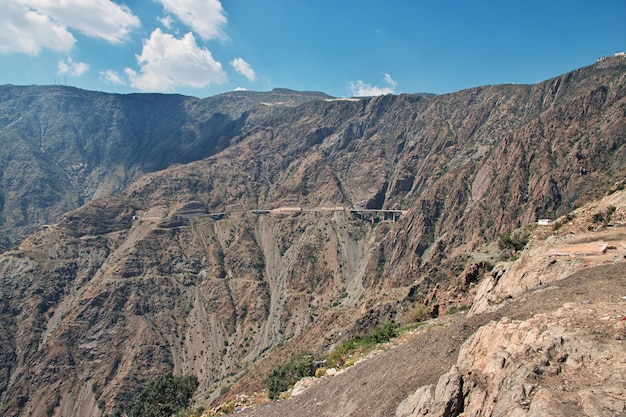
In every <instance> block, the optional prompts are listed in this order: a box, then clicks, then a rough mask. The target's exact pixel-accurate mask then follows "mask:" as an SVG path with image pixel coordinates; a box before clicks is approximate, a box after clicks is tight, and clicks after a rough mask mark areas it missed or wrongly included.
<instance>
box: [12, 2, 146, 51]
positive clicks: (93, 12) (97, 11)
mask: <svg viewBox="0 0 626 417" xmlns="http://www.w3.org/2000/svg"><path fill="white" fill-rule="evenodd" d="M12 1H15V0H12ZM19 1H20V2H22V3H23V4H26V5H27V6H28V7H30V8H31V9H33V10H36V11H38V12H39V13H42V14H45V15H46V16H49V17H50V18H52V19H53V20H54V21H56V22H58V23H59V24H61V25H63V26H65V27H67V28H71V29H75V30H77V31H79V32H81V33H83V34H85V35H87V36H90V37H93V38H100V39H104V40H106V41H108V42H111V43H119V42H122V41H123V40H125V39H126V37H127V36H128V34H129V33H130V31H131V30H132V29H134V28H136V27H139V26H140V22H139V18H138V17H137V16H135V15H134V14H133V13H132V11H131V10H130V9H129V8H128V7H127V6H124V5H120V4H117V3H115V2H113V1H111V0H62V1H60V0H56V1H52V0H19Z"/></svg>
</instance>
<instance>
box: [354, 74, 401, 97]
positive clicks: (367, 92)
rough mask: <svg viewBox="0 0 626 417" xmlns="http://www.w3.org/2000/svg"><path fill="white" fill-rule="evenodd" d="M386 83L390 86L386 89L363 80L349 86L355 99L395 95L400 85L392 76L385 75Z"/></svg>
mask: <svg viewBox="0 0 626 417" xmlns="http://www.w3.org/2000/svg"><path fill="white" fill-rule="evenodd" d="M384 81H385V83H387V84H388V85H387V86H386V87H377V86H374V85H371V84H367V83H365V82H363V81H361V80H358V81H351V82H350V83H349V85H348V87H349V88H350V91H351V92H352V96H353V97H372V96H382V95H385V94H394V90H395V88H396V86H397V85H398V83H397V82H396V81H395V80H394V79H393V78H391V75H389V74H385V76H384Z"/></svg>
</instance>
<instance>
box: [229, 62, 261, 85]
mask: <svg viewBox="0 0 626 417" xmlns="http://www.w3.org/2000/svg"><path fill="white" fill-rule="evenodd" d="M230 65H232V66H233V68H234V69H235V71H237V72H238V73H239V74H241V75H243V76H244V77H246V78H247V79H248V80H250V81H252V82H254V81H256V74H255V72H254V70H253V69H252V67H251V66H250V64H248V63H247V62H246V61H245V60H244V59H243V58H235V59H233V60H232V61H231V62H230Z"/></svg>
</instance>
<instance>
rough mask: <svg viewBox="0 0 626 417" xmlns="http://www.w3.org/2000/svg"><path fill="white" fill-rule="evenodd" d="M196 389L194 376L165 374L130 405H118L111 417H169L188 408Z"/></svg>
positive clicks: (196, 382)
mask: <svg viewBox="0 0 626 417" xmlns="http://www.w3.org/2000/svg"><path fill="white" fill-rule="evenodd" d="M196 388H198V378H196V376H195V375H188V376H173V375H172V374H167V375H164V376H162V377H160V378H159V379H157V380H156V381H154V382H152V383H150V384H149V385H148V386H147V387H146V388H145V389H144V390H143V391H142V392H141V393H140V394H139V395H137V396H136V397H135V398H134V399H133V400H132V401H131V402H130V403H128V404H122V405H118V406H117V407H116V408H115V410H114V411H113V413H112V414H111V417H170V416H171V415H173V414H176V413H178V412H180V411H183V410H185V409H186V408H187V407H188V406H189V402H190V400H191V396H192V395H193V393H194V392H195V391H196Z"/></svg>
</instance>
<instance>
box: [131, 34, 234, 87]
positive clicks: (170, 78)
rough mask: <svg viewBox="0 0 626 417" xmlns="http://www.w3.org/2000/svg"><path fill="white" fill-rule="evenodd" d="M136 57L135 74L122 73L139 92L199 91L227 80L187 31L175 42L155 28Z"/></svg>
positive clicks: (220, 67) (206, 51)
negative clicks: (184, 87)
mask: <svg viewBox="0 0 626 417" xmlns="http://www.w3.org/2000/svg"><path fill="white" fill-rule="evenodd" d="M136 57H137V64H138V65H139V72H137V71H135V70H133V69H131V68H126V70H125V71H126V75H128V77H129V79H130V84H131V86H133V87H134V88H137V89H139V90H141V91H160V92H172V91H174V89H175V87H177V86H187V87H196V88H200V87H205V86H207V85H209V84H222V83H225V82H226V81H228V79H227V77H226V73H225V72H224V70H223V69H222V64H220V63H219V62H217V61H215V60H214V59H213V55H212V54H211V51H209V50H208V49H206V48H200V47H199V46H198V44H197V43H196V39H195V37H194V36H193V34H192V33H191V32H190V33H187V34H186V35H185V36H183V37H182V38H180V39H178V38H175V37H174V36H173V35H170V34H167V33H163V32H162V31H161V30H160V29H155V30H154V31H153V32H152V34H151V35H150V39H146V40H144V43H143V49H142V51H141V55H137V56H136Z"/></svg>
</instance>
